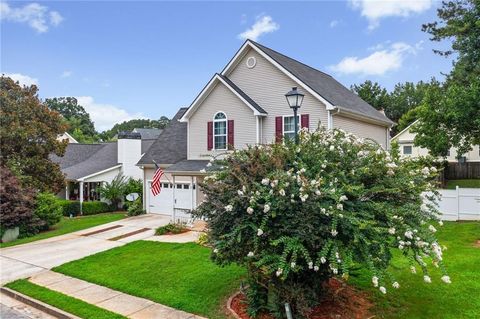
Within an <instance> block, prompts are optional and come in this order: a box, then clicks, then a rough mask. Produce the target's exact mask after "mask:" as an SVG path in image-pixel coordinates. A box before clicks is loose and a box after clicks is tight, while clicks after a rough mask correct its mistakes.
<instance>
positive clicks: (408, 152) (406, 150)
mask: <svg viewBox="0 0 480 319" xmlns="http://www.w3.org/2000/svg"><path fill="white" fill-rule="evenodd" d="M403 155H412V145H404V146H403Z"/></svg>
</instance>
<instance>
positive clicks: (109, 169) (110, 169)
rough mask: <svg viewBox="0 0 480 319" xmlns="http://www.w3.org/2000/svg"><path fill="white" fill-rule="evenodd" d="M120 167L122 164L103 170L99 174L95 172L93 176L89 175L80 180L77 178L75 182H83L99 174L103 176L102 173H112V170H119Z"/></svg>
mask: <svg viewBox="0 0 480 319" xmlns="http://www.w3.org/2000/svg"><path fill="white" fill-rule="evenodd" d="M120 167H122V164H118V165H115V166H112V167H110V168H107V169H104V170H103V171H99V172H96V173H93V174H90V175H87V176H83V177H81V178H77V181H79V182H83V181H84V180H85V179H87V178H91V177H94V176H97V175H100V174H103V173H107V172H110V171H113V170H114V169H117V168H120Z"/></svg>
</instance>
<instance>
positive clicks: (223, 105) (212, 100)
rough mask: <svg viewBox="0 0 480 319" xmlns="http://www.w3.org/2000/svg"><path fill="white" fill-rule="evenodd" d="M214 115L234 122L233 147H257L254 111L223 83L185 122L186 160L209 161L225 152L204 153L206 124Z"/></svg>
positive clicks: (218, 85)
mask: <svg viewBox="0 0 480 319" xmlns="http://www.w3.org/2000/svg"><path fill="white" fill-rule="evenodd" d="M217 112H224V113H225V114H226V116H227V120H233V121H234V133H233V134H234V147H235V148H236V149H241V148H245V147H246V146H247V145H248V144H250V145H252V144H255V143H256V119H255V116H254V115H253V111H252V110H251V109H250V108H249V107H248V106H247V105H246V104H245V103H243V102H242V100H240V99H239V98H238V96H236V95H235V94H234V93H233V92H232V91H230V89H229V88H227V87H226V86H225V85H224V84H223V83H217V84H216V86H215V87H214V88H213V90H212V92H211V93H210V94H209V95H208V96H207V97H206V98H205V100H204V101H203V102H202V104H201V105H200V106H199V107H198V109H197V110H196V111H195V112H194V113H193V114H192V116H191V117H190V119H189V121H188V132H189V133H188V159H208V156H209V155H216V154H218V153H224V152H225V151H215V150H212V151H208V150H207V123H208V122H209V121H213V117H214V116H215V114H216V113H217Z"/></svg>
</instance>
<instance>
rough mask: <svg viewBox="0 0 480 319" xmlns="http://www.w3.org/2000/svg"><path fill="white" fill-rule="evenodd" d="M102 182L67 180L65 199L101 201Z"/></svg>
mask: <svg viewBox="0 0 480 319" xmlns="http://www.w3.org/2000/svg"><path fill="white" fill-rule="evenodd" d="M101 185H102V182H83V181H67V184H66V186H65V199H68V200H78V201H99V200H100V193H99V191H98V190H99V188H100V186H101Z"/></svg>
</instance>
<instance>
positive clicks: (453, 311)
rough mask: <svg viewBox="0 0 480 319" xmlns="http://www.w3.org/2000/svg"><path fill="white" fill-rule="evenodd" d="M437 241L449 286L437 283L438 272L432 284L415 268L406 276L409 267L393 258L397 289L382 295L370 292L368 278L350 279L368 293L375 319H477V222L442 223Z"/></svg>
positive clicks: (479, 309)
mask: <svg viewBox="0 0 480 319" xmlns="http://www.w3.org/2000/svg"><path fill="white" fill-rule="evenodd" d="M437 234H438V240H439V242H440V243H441V244H442V245H445V246H446V247H447V248H448V249H447V250H446V251H445V252H444V261H445V264H446V267H447V271H448V273H449V275H450V277H451V279H452V283H451V284H449V285H448V284H445V283H443V282H442V281H441V280H440V277H441V274H440V271H434V272H432V273H431V277H432V283H431V284H427V283H425V282H424V281H423V275H422V273H421V270H420V269H419V267H417V274H416V275H414V274H412V273H410V270H409V264H408V262H406V261H405V260H404V259H403V258H400V256H399V255H398V254H397V256H396V258H395V259H394V260H393V263H392V266H391V269H392V271H393V273H394V274H395V276H396V277H395V279H396V280H397V281H398V282H399V283H400V285H401V287H400V289H398V290H397V289H393V288H392V287H391V286H390V287H387V294H386V295H382V294H381V293H379V292H378V289H374V288H372V282H371V275H367V274H366V273H361V274H360V277H358V278H353V277H352V278H351V282H352V283H354V284H355V285H357V286H359V287H361V288H363V289H366V290H369V291H372V295H371V296H372V299H373V301H374V303H375V305H376V307H375V309H374V313H375V314H376V316H377V318H411V319H413V318H415V319H417V318H418V319H420V318H422V319H423V318H425V319H426V318H442V319H464V318H471V319H474V318H480V298H479V297H478V296H480V246H479V245H478V243H477V240H480V222H445V225H444V226H443V227H440V229H439V231H438V232H437Z"/></svg>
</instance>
